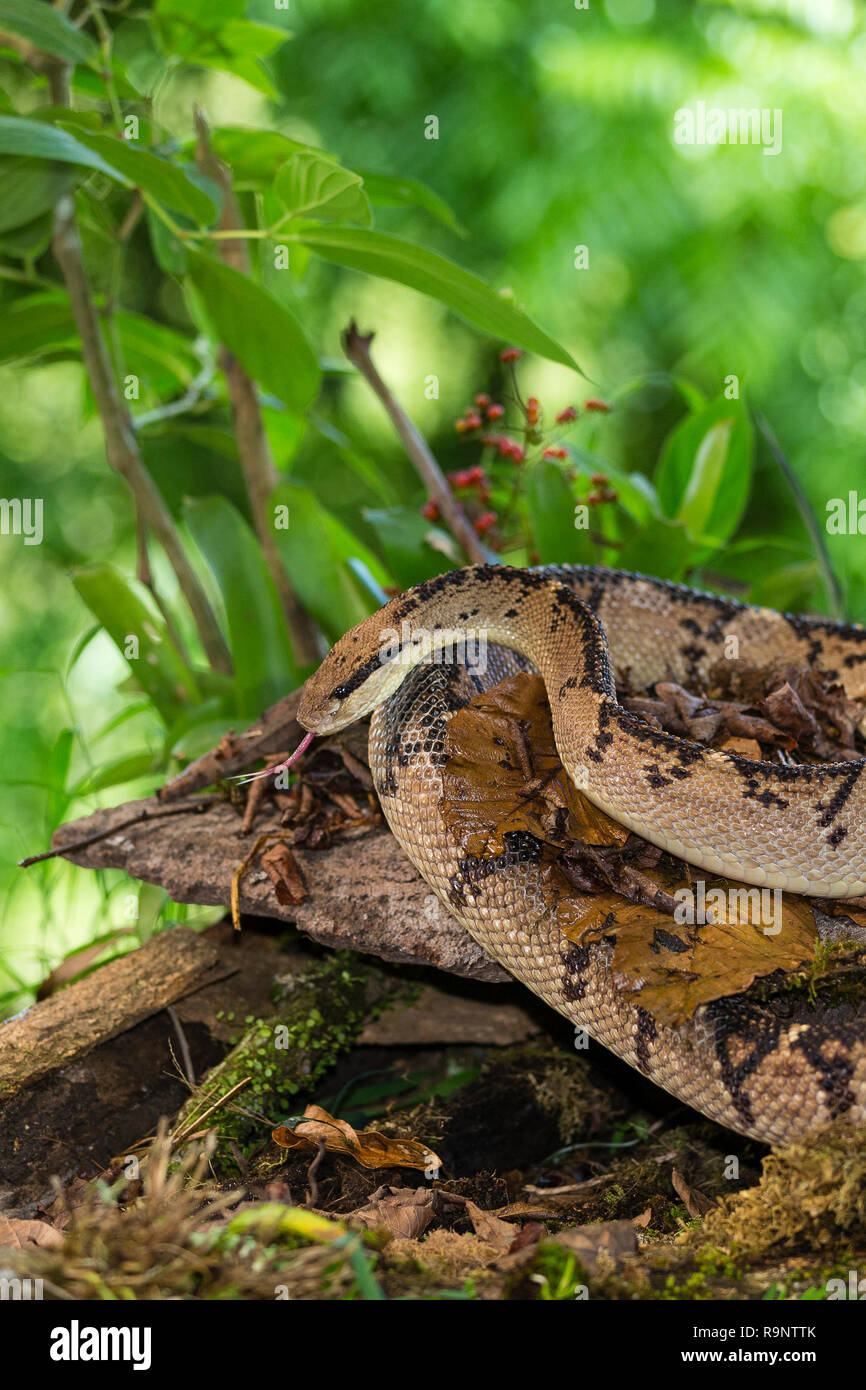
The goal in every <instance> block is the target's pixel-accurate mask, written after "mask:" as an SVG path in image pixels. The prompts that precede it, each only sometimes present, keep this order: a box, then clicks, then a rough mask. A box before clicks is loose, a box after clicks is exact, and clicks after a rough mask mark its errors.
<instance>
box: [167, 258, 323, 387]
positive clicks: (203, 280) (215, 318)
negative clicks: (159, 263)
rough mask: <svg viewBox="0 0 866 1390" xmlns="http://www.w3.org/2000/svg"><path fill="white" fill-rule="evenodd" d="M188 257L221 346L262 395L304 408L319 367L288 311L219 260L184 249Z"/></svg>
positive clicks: (197, 286)
mask: <svg viewBox="0 0 866 1390" xmlns="http://www.w3.org/2000/svg"><path fill="white" fill-rule="evenodd" d="M187 258H188V261H189V274H190V278H191V280H192V282H193V284H194V285H195V288H196V289H197V290H198V292H199V294H200V295H201V297H202V300H203V301H204V306H205V310H206V311H207V315H208V317H209V319H210V320H211V323H212V324H213V327H214V330H215V332H216V335H217V337H218V338H219V340H220V342H222V343H224V344H225V346H226V347H227V348H228V349H229V351H230V352H233V353H234V355H235V357H237V359H238V361H239V362H240V363H241V364H242V365H243V366H244V367H245V368H246V370H247V371H248V372H249V374H250V376H251V377H253V378H254V380H256V381H257V382H258V383H259V385H260V386H262V387H264V389H265V390H266V391H271V392H273V394H274V395H275V396H277V397H278V398H279V399H280V400H281V401H283V403H284V404H285V405H287V406H289V407H290V408H291V409H292V410H296V411H303V410H305V409H306V407H307V406H308V405H309V404H310V402H311V401H312V399H313V398H314V396H315V395H316V392H317V391H318V389H319V379H320V372H319V363H318V360H317V358H316V354H315V353H314V352H313V349H312V348H311V346H310V344H309V342H308V341H307V338H306V336H305V334H304V330H303V329H302V328H301V325H300V324H299V323H298V321H297V319H296V318H295V316H294V314H293V313H292V312H291V310H289V309H287V308H286V307H285V305H283V304H279V303H278V302H277V300H276V299H274V298H273V296H272V295H270V294H268V292H267V290H263V289H262V288H261V286H260V285H257V284H256V283H255V282H254V281H253V280H250V279H249V278H248V277H247V276H246V275H241V274H240V272H239V271H237V270H233V269H232V268H231V267H230V266H227V265H223V263H222V262H221V261H215V260H211V259H210V258H209V257H208V256H205V255H203V254H202V253H201V252H200V251H187Z"/></svg>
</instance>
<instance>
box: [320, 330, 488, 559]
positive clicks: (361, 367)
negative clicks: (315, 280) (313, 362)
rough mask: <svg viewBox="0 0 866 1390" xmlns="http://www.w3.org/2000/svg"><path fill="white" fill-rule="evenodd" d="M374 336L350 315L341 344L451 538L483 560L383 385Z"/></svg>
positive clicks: (441, 477) (419, 439)
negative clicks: (361, 329)
mask: <svg viewBox="0 0 866 1390" xmlns="http://www.w3.org/2000/svg"><path fill="white" fill-rule="evenodd" d="M374 337H375V334H373V333H368V334H367V336H366V337H364V336H363V335H362V334H361V333H359V332H358V328H357V325H356V323H355V320H354V319H353V320H352V322H351V323H350V324H349V327H348V328H347V329H346V331H345V333H344V334H343V347H344V348H345V351H346V356H347V357H348V359H349V361H350V362H352V363H353V364H354V365H355V366H356V367H357V368H358V371H359V372H360V373H361V375H362V376H363V377H364V380H365V381H366V382H367V383H368V384H369V385H370V386H371V387H372V389H373V391H374V392H375V393H376V395H377V396H378V397H379V400H380V401H381V402H382V404H383V406H384V407H385V409H386V411H387V412H388V415H389V416H390V419H391V421H392V423H393V425H394V428H395V429H396V431H397V433H398V434H399V436H400V438H401V439H402V441H403V444H404V446H405V449H406V453H407V454H408V455H409V458H410V459H411V460H412V463H413V464H414V465H415V469H416V471H417V473H418V476H419V477H420V479H421V481H422V482H423V484H424V486H425V487H426V489H427V492H428V493H429V495H430V496H431V497H432V499H433V501H434V502H435V503H436V506H437V507H438V508H439V512H440V514H441V516H442V517H443V518H444V520H445V521H446V522H447V523H448V526H449V528H450V530H451V534H452V535H453V536H454V538H455V540H456V541H457V542H458V544H459V545H461V546H462V547H463V549H464V551H465V552H466V554H467V555H468V557H469V559H470V560H472V561H473V562H474V563H475V564H479V565H483V564H486V563H487V561H488V560H489V559H490V556H489V555H488V553H487V550H486V549H485V547H484V544H483V543H482V541H481V540H480V539H479V537H478V536H477V535H476V534H475V531H474V530H473V529H472V526H471V525H470V523H469V519H468V517H467V516H466V513H465V512H464V511H463V508H462V507H461V506H460V503H459V502H458V501H457V499H456V497H455V496H454V494H453V492H452V491H451V489H450V487H449V486H448V481H447V479H446V477H445V474H444V473H443V472H442V469H441V468H440V467H439V464H438V463H437V462H436V460H435V458H434V457H433V454H432V453H431V451H430V447H429V445H428V444H427V441H426V439H425V438H424V436H423V435H422V434H421V431H420V430H419V429H418V428H417V426H416V425H414V424H413V422H412V421H411V420H410V419H409V416H408V415H407V414H406V412H405V410H404V409H403V407H402V406H401V405H400V403H399V401H398V400H397V399H396V397H395V396H394V395H393V393H392V392H391V391H390V390H389V388H388V387H387V386H386V385H385V383H384V381H383V380H382V378H381V376H380V375H379V372H378V370H377V368H376V366H375V365H374V363H373V359H372V357H371V356H370V344H371V343H372V341H373V338H374ZM494 558H495V557H494Z"/></svg>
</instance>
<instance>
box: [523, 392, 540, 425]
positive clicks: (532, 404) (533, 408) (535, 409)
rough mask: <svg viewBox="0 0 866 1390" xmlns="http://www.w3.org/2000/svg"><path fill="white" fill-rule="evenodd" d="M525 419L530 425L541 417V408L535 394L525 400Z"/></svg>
mask: <svg viewBox="0 0 866 1390" xmlns="http://www.w3.org/2000/svg"><path fill="white" fill-rule="evenodd" d="M526 419H527V421H528V422H529V424H530V425H537V424H538V422H539V420H540V419H541V408H540V406H539V404H538V397H537V396H530V397H529V400H528V401H527V402H526Z"/></svg>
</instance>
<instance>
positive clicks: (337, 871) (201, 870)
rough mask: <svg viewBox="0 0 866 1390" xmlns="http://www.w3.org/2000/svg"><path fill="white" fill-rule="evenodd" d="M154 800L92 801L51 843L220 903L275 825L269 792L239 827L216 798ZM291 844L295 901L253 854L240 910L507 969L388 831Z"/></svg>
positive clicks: (462, 965) (372, 947)
mask: <svg viewBox="0 0 866 1390" xmlns="http://www.w3.org/2000/svg"><path fill="white" fill-rule="evenodd" d="M195 806H196V803H191V805H190V809H191V810H192V809H195ZM159 809H160V803H159V802H158V801H157V800H156V798H155V797H150V798H148V799H147V800H143V801H132V802H127V803H126V804H125V805H122V806H114V807H111V808H110V809H107V810H103V811H96V812H95V813H94V814H93V815H92V816H88V817H87V818H86V819H85V820H81V821H76V822H75V823H74V824H72V825H63V826H61V827H60V828H59V829H58V830H57V831H56V833H55V835H54V841H53V844H54V848H55V849H56V850H57V851H59V853H61V854H62V855H63V856H64V858H67V859H70V860H71V861H72V863H73V864H81V865H84V866H86V867H87V868H91V869H98V868H115V869H123V870H124V871H125V872H126V873H128V874H131V875H132V876H133V877H134V878H139V879H143V880H144V881H145V882H146V883H157V884H159V885H160V887H162V888H164V889H165V890H166V892H167V893H168V894H169V896H170V897H171V898H172V899H173V900H174V901H175V902H186V903H205V904H211V905H216V904H222V905H223V906H226V907H227V906H228V905H229V903H230V900H231V883H232V878H233V876H234V872H235V870H236V868H237V866H238V864H240V862H241V861H242V860H243V859H244V857H245V856H246V854H247V851H248V850H249V848H250V847H251V845H252V844H253V842H254V838H255V837H257V836H259V835H262V834H264V833H266V832H268V831H277V830H280V829H281V826H280V811H279V809H278V808H277V807H275V806H274V804H273V803H272V802H270V803H267V804H266V805H265V806H263V807H262V811H261V813H260V815H259V816H258V817H257V820H256V824H255V827H254V829H253V831H252V832H251V834H250V835H249V836H246V835H243V834H241V815H240V813H239V812H238V811H237V810H236V809H235V808H234V807H233V806H231V805H230V804H229V803H228V802H226V801H220V800H214V802H213V803H212V804H211V806H210V807H209V808H208V809H207V810H206V811H205V812H203V813H199V814H197V815H196V816H195V817H194V818H193V817H191V816H190V817H187V816H184V815H177V816H172V817H168V818H160V817H159V815H158V811H159ZM178 809H181V808H178ZM142 812H148V813H149V814H148V815H147V816H146V817H144V816H142ZM282 828H283V829H285V827H282ZM88 841H89V843H88ZM292 854H293V856H294V858H295V860H296V862H297V865H298V868H299V869H300V873H301V876H302V878H303V881H304V883H305V884H306V885H307V888H308V897H307V898H306V899H305V900H304V901H303V902H302V903H300V904H291V903H280V902H279V901H278V899H277V896H276V892H275V889H274V884H273V883H272V881H271V879H270V877H269V875H268V873H267V871H266V870H265V869H264V868H263V867H262V866H261V863H260V862H259V863H256V864H253V865H252V866H251V867H250V869H249V871H248V872H247V873H246V874H245V875H244V878H243V880H242V882H241V885H240V908H241V912H242V913H246V914H254V915H256V916H261V917H275V918H279V919H280V920H282V921H286V922H294V924H295V926H297V927H298V928H299V929H300V930H301V931H303V932H306V933H307V935H309V936H311V937H312V938H313V939H314V940H315V941H318V942H320V943H321V944H322V945H325V946H333V947H343V948H348V949H350V950H354V951H363V952H366V953H368V954H370V955H376V956H379V957H380V958H381V959H382V960H387V961H394V962H398V963H402V964H406V965H433V966H436V967H437V968H438V969H440V970H445V971H447V972H449V973H450V974H454V975H463V976H468V977H470V978H472V979H476V980H488V981H494V982H500V981H504V980H506V979H508V978H509V977H508V975H507V974H506V972H505V971H504V970H502V969H501V968H500V967H499V966H498V965H496V964H495V963H494V961H492V960H491V959H490V957H489V956H488V955H487V954H486V953H485V952H484V951H483V950H482V948H481V947H480V946H478V945H477V943H476V942H475V941H473V939H472V937H471V936H470V935H469V933H468V932H466V931H464V929H463V928H462V927H461V926H460V925H459V923H457V922H455V921H454V919H453V917H451V916H450V915H449V914H448V913H447V912H446V910H445V908H444V907H443V906H442V904H441V903H440V902H439V900H438V898H436V896H435V894H434V893H433V892H432V891H431V889H430V888H428V886H427V884H426V883H425V882H424V880H423V879H422V878H421V876H420V874H418V872H417V871H416V870H415V869H414V868H413V867H412V865H411V864H410V862H409V860H408V859H407V858H406V857H405V855H404V854H403V853H402V851H401V850H400V847H399V845H398V844H397V841H396V840H395V839H394V837H393V835H391V833H390V832H389V831H386V830H381V829H377V830H372V831H371V830H368V831H366V832H365V833H364V834H363V835H362V836H360V837H357V838H352V839H350V838H348V837H346V836H344V837H340V838H337V839H336V840H335V841H334V843H333V844H332V846H331V848H330V849H328V850H318V851H316V850H309V849H307V848H306V847H305V846H304V845H296V846H295V847H294V848H293V850H292ZM241 940H243V934H242V935H241Z"/></svg>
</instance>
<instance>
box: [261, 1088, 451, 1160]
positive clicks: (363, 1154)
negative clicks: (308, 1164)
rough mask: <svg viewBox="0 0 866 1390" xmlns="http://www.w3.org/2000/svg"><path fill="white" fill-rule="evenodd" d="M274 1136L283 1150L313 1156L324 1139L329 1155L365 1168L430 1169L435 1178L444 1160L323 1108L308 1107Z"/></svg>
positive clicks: (424, 1148)
mask: <svg viewBox="0 0 866 1390" xmlns="http://www.w3.org/2000/svg"><path fill="white" fill-rule="evenodd" d="M272 1137H273V1139H274V1142H275V1143H277V1144H279V1146H280V1148H282V1149H294V1150H297V1151H300V1152H302V1153H310V1154H314V1153H317V1152H318V1149H319V1140H320V1139H322V1140H324V1143H325V1149H326V1151H327V1152H328V1153H337V1154H346V1155H348V1157H350V1158H353V1159H354V1160H355V1162H356V1163H358V1164H360V1166H361V1167H362V1168H418V1169H420V1170H421V1172H427V1171H428V1170H430V1172H431V1174H432V1176H434V1177H435V1175H436V1173H437V1172H438V1170H439V1169H440V1168H441V1166H442V1160H441V1159H440V1158H438V1157H437V1155H436V1154H435V1153H434V1152H433V1150H432V1149H428V1148H427V1146H426V1145H425V1144H419V1143H417V1142H416V1141H415V1140H414V1139H389V1138H388V1136H387V1135H384V1134H380V1133H379V1132H378V1131H377V1130H374V1129H364V1130H360V1131H358V1130H355V1129H353V1128H352V1126H351V1125H350V1124H349V1123H348V1122H347V1121H346V1120H337V1119H335V1118H334V1116H333V1115H329V1114H328V1112H327V1110H323V1109H322V1108H321V1106H319V1105H308V1106H307V1108H306V1110H305V1111H304V1118H303V1119H302V1120H299V1121H298V1123H297V1124H295V1125H292V1126H289V1125H279V1126H278V1127H277V1129H275V1130H274V1131H273V1136H272Z"/></svg>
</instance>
